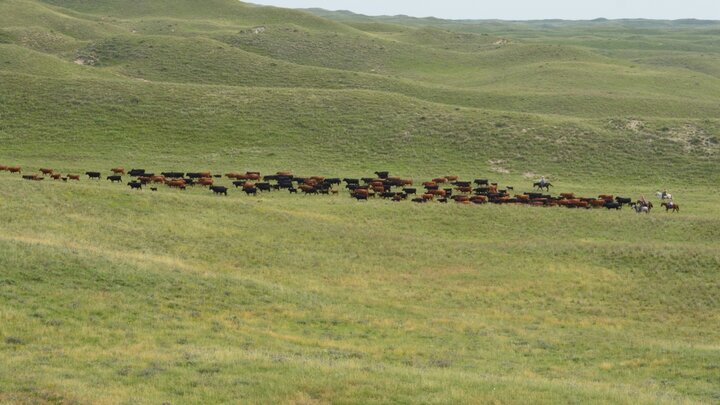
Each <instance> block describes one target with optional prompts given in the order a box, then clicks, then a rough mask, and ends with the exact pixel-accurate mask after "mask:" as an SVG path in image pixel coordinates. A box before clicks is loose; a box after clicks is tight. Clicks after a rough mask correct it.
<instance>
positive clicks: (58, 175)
mask: <svg viewBox="0 0 720 405" xmlns="http://www.w3.org/2000/svg"><path fill="white" fill-rule="evenodd" d="M50 177H52V179H53V180H60V178H61V177H62V174H60V173H52V174H51V175H50Z"/></svg>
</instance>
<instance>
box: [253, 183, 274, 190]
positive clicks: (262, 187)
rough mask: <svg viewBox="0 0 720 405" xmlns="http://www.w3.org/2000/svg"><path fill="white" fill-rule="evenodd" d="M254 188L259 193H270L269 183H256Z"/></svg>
mask: <svg viewBox="0 0 720 405" xmlns="http://www.w3.org/2000/svg"><path fill="white" fill-rule="evenodd" d="M255 187H257V189H258V190H260V191H272V187H271V186H270V183H257V184H255Z"/></svg>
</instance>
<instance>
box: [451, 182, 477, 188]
mask: <svg viewBox="0 0 720 405" xmlns="http://www.w3.org/2000/svg"><path fill="white" fill-rule="evenodd" d="M450 184H452V185H453V186H455V187H470V186H471V185H472V183H471V182H469V181H456V182H454V183H450Z"/></svg>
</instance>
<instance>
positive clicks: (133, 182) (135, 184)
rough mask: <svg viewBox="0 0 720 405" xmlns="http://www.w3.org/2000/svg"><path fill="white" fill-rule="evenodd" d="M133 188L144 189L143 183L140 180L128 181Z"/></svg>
mask: <svg viewBox="0 0 720 405" xmlns="http://www.w3.org/2000/svg"><path fill="white" fill-rule="evenodd" d="M128 186H129V187H130V189H131V190H142V183H140V182H139V181H131V182H129V183H128Z"/></svg>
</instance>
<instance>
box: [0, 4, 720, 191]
mask: <svg viewBox="0 0 720 405" xmlns="http://www.w3.org/2000/svg"><path fill="white" fill-rule="evenodd" d="M0 27H1V28H0V61H1V62H2V64H1V65H0V75H2V76H3V78H4V80H3V81H2V84H0V89H1V90H2V91H3V96H2V98H1V99H0V103H2V104H1V105H2V108H3V111H4V117H3V121H4V126H3V127H2V130H1V131H2V132H1V133H2V136H3V137H4V139H9V140H13V145H16V148H15V149H13V150H12V153H13V154H20V155H22V154H23V153H25V152H24V151H27V150H30V149H33V148H34V147H37V146H38V145H39V144H38V143H39V142H43V141H45V140H47V139H67V138H68V137H72V138H73V139H79V140H82V139H85V141H81V142H78V143H77V145H78V146H76V147H77V148H79V150H78V153H81V154H82V153H85V152H83V151H82V148H83V147H84V146H83V145H88V144H90V141H92V142H96V141H97V140H98V137H100V138H103V136H104V135H103V136H101V135H100V134H102V133H106V132H107V131H108V128H107V125H108V124H109V123H112V129H111V131H112V132H113V133H117V134H122V136H119V135H118V136H119V138H114V139H122V140H123V141H124V142H130V143H131V144H135V143H134V141H133V139H134V138H133V137H135V136H141V138H138V139H137V140H136V141H137V142H139V143H146V142H150V143H152V142H153V141H152V140H148V139H147V136H146V135H138V132H140V133H143V134H148V133H155V134H162V139H163V140H162V143H163V144H164V143H166V142H170V143H176V142H186V140H187V139H193V137H194V136H196V135H194V134H202V137H203V139H209V140H213V142H212V143H211V144H212V145H214V147H217V148H225V147H230V145H233V144H236V143H240V144H248V143H257V142H261V143H263V144H264V145H265V146H264V148H265V149H266V150H267V151H268V153H269V154H270V155H269V156H272V153H277V152H272V151H274V150H278V149H284V148H285V146H283V145H286V144H287V142H286V138H285V137H286V136H288V135H287V134H292V138H293V139H294V142H300V141H301V142H302V143H303V144H304V145H306V146H307V147H306V149H308V150H311V151H313V152H305V153H311V154H313V153H315V152H314V151H319V150H334V151H336V153H338V154H339V156H340V158H338V159H337V161H339V162H341V164H346V165H348V169H350V168H351V166H352V167H355V166H358V167H361V166H373V165H375V164H377V163H378V162H385V161H386V160H387V158H388V157H390V156H395V157H396V158H397V160H396V163H395V164H397V165H398V167H406V168H408V169H409V170H412V171H422V170H429V168H428V166H427V165H424V164H422V163H421V162H417V159H415V158H414V157H415V156H417V157H421V156H433V155H434V154H438V153H439V154H440V156H442V158H441V159H439V160H436V161H437V162H438V167H445V166H446V165H449V164H450V163H449V162H462V163H458V164H460V165H463V166H464V167H465V168H466V170H468V171H469V170H470V169H471V165H475V163H472V162H480V163H479V164H480V165H481V167H483V168H484V169H487V170H489V169H492V165H491V164H490V163H488V162H490V161H498V160H500V161H504V162H507V163H506V166H507V167H506V168H504V170H507V171H509V172H510V173H511V174H512V173H514V174H520V173H525V172H539V171H543V172H550V173H553V174H556V175H562V176H569V177H577V178H587V177H589V176H594V175H595V174H591V173H594V172H595V170H596V169H600V168H602V172H603V173H605V174H607V175H608V176H610V177H611V178H617V176H619V175H621V176H631V177H640V178H645V177H648V176H649V177H655V176H664V175H663V174H658V173H654V172H649V171H642V172H636V171H629V170H627V169H628V168H629V167H634V166H635V165H646V166H650V165H653V164H655V163H656V162H658V161H663V162H665V163H664V164H665V165H666V166H667V165H670V167H672V168H673V171H674V172H675V173H686V174H687V176H684V177H685V178H691V179H692V180H693V181H706V180H708V178H707V177H706V176H704V175H698V174H701V173H706V172H707V171H709V170H710V168H711V167H713V166H714V165H715V164H716V156H717V153H718V149H719V148H720V146H719V145H718V143H719V142H718V139H720V138H719V137H718V133H717V128H718V126H719V124H718V121H717V117H718V115H720V103H719V102H718V101H719V99H718V94H720V67H719V66H720V63H719V62H720V45H719V44H718V42H717V40H716V38H717V33H718V30H719V29H720V28H718V27H720V25H719V24H718V23H717V22H712V21H685V20H684V21H645V20H618V21H614V20H596V21H572V22H568V21H531V22H504V21H448V20H441V19H435V18H425V19H417V18H412V17H407V16H395V17H368V16H362V15H357V14H353V13H351V12H347V11H340V12H329V11H324V10H317V9H312V10H308V11H298V10H288V9H281V8H275V7H261V6H255V5H252V4H248V3H242V2H236V1H230V0H212V1H211V2H203V3H202V5H201V4H200V3H198V2H195V1H189V0H183V1H172V2H171V1H169V0H165V1H163V0H153V1H130V2H122V3H120V2H116V1H110V0H98V1H92V2H89V1H81V0H46V1H37V0H6V1H4V2H2V3H0ZM28 88H33V89H35V90H34V92H32V93H28V92H26V91H24V90H25V89H28ZM109 89H113V90H112V93H113V94H114V98H111V99H108V98H107V97H106V93H107V92H108V91H109ZM160 89H162V93H163V94H172V97H162V96H160V95H159V94H157V93H156V91H159V90H160ZM81 94H82V97H80V96H79V95H81ZM40 95H42V96H40ZM201 95H202V96H201ZM222 95H225V96H222ZM230 95H232V96H230ZM318 95H322V96H321V98H322V99H323V100H326V101H324V102H323V103H321V104H323V105H325V104H327V108H325V107H320V106H319V105H317V103H316V100H318ZM222 97H230V99H229V100H232V102H230V103H222V102H220V99H221V98H222ZM89 99H92V100H95V101H94V102H93V103H90V104H89V103H87V102H86V101H85V100H89ZM211 99H212V100H213V101H211ZM239 99H247V100H253V101H252V102H250V101H249V102H248V104H247V105H245V106H243V107H240V106H239V105H238V104H237V100H239ZM51 100H52V102H51ZM120 100H139V101H138V102H136V103H135V104H131V105H128V106H126V107H119V106H118V105H117V102H120ZM144 100H148V102H145V101H144ZM149 100H152V102H149ZM260 100H261V101H260ZM291 100H293V101H291ZM333 100H335V101H333ZM350 100H352V101H350ZM122 103H124V101H123V102H121V104H122ZM208 103H210V104H213V105H215V107H213V110H212V112H210V111H206V113H205V114H200V115H198V116H196V117H195V119H194V120H193V121H192V122H187V123H186V122H184V118H183V115H182V113H181V112H182V111H185V110H188V111H195V112H202V111H205V110H206V105H207V104H208ZM29 104H32V105H34V106H35V108H32V109H28V108H25V107H23V106H27V105H29ZM255 105H266V108H265V110H263V111H258V110H256V109H254V108H253V107H251V106H255ZM314 105H315V106H314ZM313 106H314V107H313ZM118 108H120V110H119V109H118ZM120 111H122V113H121V114H120V115H118V113H119V112H120ZM160 111H164V112H162V113H161V112H160ZM271 112H272V114H271V115H272V118H268V114H270V113H271ZM178 114H180V115H178ZM237 114H240V115H241V116H242V119H241V120H237V119H233V118H232V117H237V116H238V115H237ZM119 116H122V119H118V117H119ZM69 117H75V118H74V120H75V121H73V125H72V126H71V127H68V126H67V121H66V120H68V119H69ZM147 117H153V118H152V119H149V120H148V119H146V118H147ZM301 117H304V118H301ZM380 117H382V118H380ZM299 120H301V121H303V123H302V124H300V123H299ZM638 122H639V123H642V125H636V123H638ZM180 123H182V124H180ZM368 140H372V142H374V143H380V144H383V145H386V146H385V147H384V148H383V150H384V153H383V154H382V156H378V155H375V154H370V155H368V156H364V157H363V158H362V159H360V161H356V159H355V158H354V157H355V156H356V155H355V151H356V147H358V146H359V145H363V144H366V142H367V141H368ZM393 140H396V141H398V140H402V141H401V142H400V141H398V142H399V143H393V142H390V144H389V145H390V146H387V145H388V141H393ZM157 142H161V141H157ZM103 145H105V147H107V148H110V149H111V148H112V147H113V142H112V140H109V139H108V140H107V143H104V144H103ZM343 145H344V146H343ZM351 145H352V146H351ZM519 145H523V146H519ZM93 149H94V148H93ZM628 149H631V150H633V151H634V152H635V153H632V154H631V155H632V159H629V158H630V155H628V153H627V150H628ZM409 150H412V151H413V152H412V153H409V152H408V151H409ZM598 151H602V153H601V154H598ZM385 152H386V153H385ZM391 152H392V153H391ZM3 153H4V154H6V155H7V154H9V153H10V151H8V150H6V151H5V152H0V154H3ZM179 153H183V152H179ZM285 153H287V151H286V152H285ZM318 153H319V154H320V155H321V154H322V153H320V152H318ZM393 153H394V154H395V155H393ZM137 155H138V156H143V153H138V154H137ZM301 155H302V154H301ZM467 156H472V159H471V160H470V161H468V160H467ZM0 157H7V156H1V155H0ZM46 157H49V156H46ZM351 157H352V158H351ZM38 158H42V156H40V157H38ZM242 158H244V159H255V160H256V161H257V163H258V164H260V163H262V162H267V164H268V165H271V164H272V163H273V162H272V160H273V159H272V158H269V159H267V160H263V159H265V158H266V157H263V156H254V157H252V156H243V157H242ZM591 161H592V162H593V163H589V162H591ZM351 162H352V163H351ZM416 165H417V166H416ZM589 167H595V169H589ZM716 175H717V174H716V173H715V174H710V176H716Z"/></svg>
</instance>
